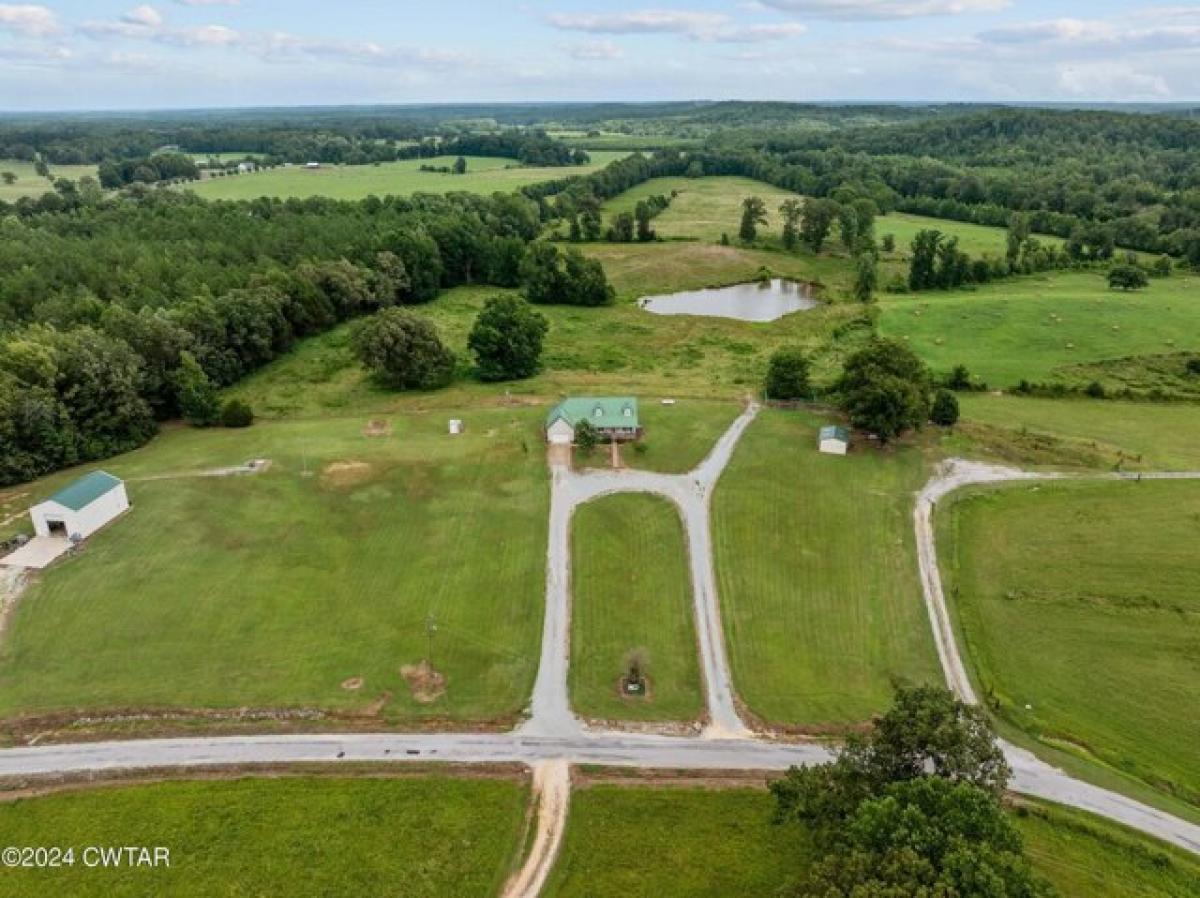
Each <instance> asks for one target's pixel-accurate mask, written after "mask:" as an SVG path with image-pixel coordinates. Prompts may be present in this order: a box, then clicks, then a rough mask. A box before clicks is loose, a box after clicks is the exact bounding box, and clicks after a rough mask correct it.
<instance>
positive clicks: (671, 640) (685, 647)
mask: <svg viewBox="0 0 1200 898" xmlns="http://www.w3.org/2000/svg"><path fill="white" fill-rule="evenodd" d="M698 651H699V650H698V648H697V644H696V630H695V622H694V620H693V612H692V591H691V578H690V576H689V574H688V566H687V548H686V545H685V543H684V533H683V524H682V522H681V521H680V519H679V512H678V511H677V510H676V509H675V506H674V505H672V504H671V503H669V502H668V501H667V500H666V499H662V498H659V497H657V496H648V495H644V494H636V493H631V494H626V495H616V496H604V497H601V498H599V499H594V500H592V501H591V502H588V503H586V504H585V505H582V506H580V507H579V508H577V509H576V510H575V515H574V518H573V520H572V523H571V672H570V679H571V703H572V706H573V707H574V708H575V710H576V711H578V712H579V713H580V714H583V715H585V716H587V717H597V718H610V719H614V720H693V719H696V718H699V717H700V716H701V715H702V714H703V711H704V698H703V694H702V692H701V679H700V669H699V659H698V655H697V653H698ZM635 658H636V659H638V661H639V663H640V665H641V668H642V671H643V674H644V676H645V677H646V678H647V680H648V683H649V686H648V688H647V690H646V694H645V697H642V698H633V697H625V696H623V695H622V693H621V682H620V680H621V678H622V677H624V676H626V675H627V674H628V673H629V672H630V667H631V664H632V662H633V660H634V659H635Z"/></svg>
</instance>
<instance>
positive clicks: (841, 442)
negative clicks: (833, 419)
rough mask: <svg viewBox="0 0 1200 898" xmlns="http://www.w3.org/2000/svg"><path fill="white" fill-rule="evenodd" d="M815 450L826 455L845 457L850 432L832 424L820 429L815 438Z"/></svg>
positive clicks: (848, 445) (848, 446)
mask: <svg viewBox="0 0 1200 898" xmlns="http://www.w3.org/2000/svg"><path fill="white" fill-rule="evenodd" d="M817 448H818V449H820V450H821V451H822V452H824V453H825V454H826V455H845V454H846V450H847V449H849V448H850V431H848V430H847V429H846V428H844V427H837V426H835V425H832V424H831V425H829V426H828V427H822V428H821V433H820V434H819V435H818V437H817Z"/></svg>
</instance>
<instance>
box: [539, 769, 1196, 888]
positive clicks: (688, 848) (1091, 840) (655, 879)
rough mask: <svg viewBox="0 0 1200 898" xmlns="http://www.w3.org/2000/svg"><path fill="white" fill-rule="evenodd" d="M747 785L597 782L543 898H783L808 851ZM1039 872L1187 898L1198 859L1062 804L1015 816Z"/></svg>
mask: <svg viewBox="0 0 1200 898" xmlns="http://www.w3.org/2000/svg"><path fill="white" fill-rule="evenodd" d="M773 810H774V799H773V798H772V797H771V796H770V794H769V793H767V792H766V791H764V790H761V789H753V788H746V787H734V788H721V787H715V788H708V789H704V788H698V787H687V786H684V785H672V786H626V785H607V784H605V785H592V786H585V787H584V788H582V789H578V790H577V791H576V792H575V793H574V795H572V797H571V813H570V818H569V820H568V823H567V832H566V836H565V839H564V843H563V849H562V854H561V855H560V856H559V860H558V864H557V866H556V867H555V869H554V872H553V873H552V874H551V876H550V881H549V883H548V884H547V890H546V892H545V894H546V895H548V896H552V898H566V896H585V895H586V896H592V895H622V896H628V898H641V896H645V898H658V896H662V895H670V896H672V898H675V896H679V898H726V896H731V895H738V896H741V895H746V896H750V895H781V894H789V888H790V887H792V886H794V884H795V883H796V882H797V880H798V879H799V878H800V877H801V876H802V875H803V873H804V871H805V868H806V866H807V864H808V863H809V861H810V859H811V858H812V857H813V856H814V851H815V849H814V848H813V846H812V845H811V844H810V840H809V838H808V835H807V834H806V833H805V832H804V831H803V830H802V829H799V828H797V827H796V826H794V825H784V826H779V825H776V824H774V823H772V822H771V814H772V811H773ZM1012 819H1013V822H1014V823H1015V824H1016V826H1017V829H1018V831H1019V832H1020V834H1021V837H1022V840H1023V842H1024V844H1025V851H1026V853H1027V855H1028V856H1029V859H1030V861H1031V862H1032V864H1033V868H1034V871H1035V873H1036V874H1037V875H1039V876H1041V877H1042V878H1043V879H1045V880H1048V881H1049V882H1050V883H1051V884H1052V885H1053V886H1055V887H1056V888H1057V889H1058V894H1059V895H1060V896H1062V898H1128V896H1134V895H1136V896H1138V898H1190V896H1193V895H1195V894H1197V893H1198V890H1200V864H1198V863H1197V861H1196V858H1195V856H1193V855H1190V854H1187V853H1186V852H1183V851H1181V850H1177V849H1174V848H1172V847H1170V846H1167V845H1164V844H1163V843H1161V842H1157V841H1155V840H1153V839H1150V838H1147V837H1145V836H1142V835H1140V834H1138V833H1135V832H1133V831H1131V830H1127V829H1124V828H1122V827H1119V826H1117V825H1115V824H1112V823H1109V822H1108V821H1105V820H1103V819H1101V818H1098V817H1093V816H1091V815H1089V814H1084V813H1082V812H1078V811H1072V810H1069V809H1067V808H1063V807H1061V806H1057V805H1048V804H1041V803H1034V804H1029V803H1023V804H1022V805H1021V807H1019V808H1018V809H1016V810H1014V811H1013V815H1012Z"/></svg>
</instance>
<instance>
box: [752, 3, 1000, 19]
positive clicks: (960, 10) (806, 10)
mask: <svg viewBox="0 0 1200 898" xmlns="http://www.w3.org/2000/svg"><path fill="white" fill-rule="evenodd" d="M758 2H760V3H761V4H762V5H763V6H769V7H771V8H773V9H778V10H782V11H783V12H790V13H799V14H801V15H807V16H813V17H816V18H822V19H915V18H919V17H922V16H955V15H963V14H965V13H980V12H996V11H997V10H1001V9H1006V8H1007V7H1008V6H1009V5H1010V4H1011V0H758Z"/></svg>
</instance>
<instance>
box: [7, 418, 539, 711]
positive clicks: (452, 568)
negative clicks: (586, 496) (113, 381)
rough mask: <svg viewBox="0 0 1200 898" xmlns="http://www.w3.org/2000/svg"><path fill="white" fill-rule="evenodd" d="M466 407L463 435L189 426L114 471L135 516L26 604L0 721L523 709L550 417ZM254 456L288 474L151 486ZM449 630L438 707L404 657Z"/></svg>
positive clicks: (59, 569)
mask: <svg viewBox="0 0 1200 898" xmlns="http://www.w3.org/2000/svg"><path fill="white" fill-rule="evenodd" d="M459 416H462V417H465V418H466V420H467V422H468V431H467V433H466V434H464V435H462V436H460V437H450V436H447V435H446V415H445V414H444V413H441V412H437V413H430V414H424V415H422V414H416V413H413V414H409V415H405V416H403V417H399V416H397V417H391V418H387V419H386V420H387V421H388V423H389V425H390V426H391V428H392V434H391V435H390V436H385V437H366V436H364V435H363V428H364V426H365V425H366V424H367V421H368V416H367V415H363V416H361V417H353V416H352V417H342V418H329V419H317V420H312V419H303V420H295V421H286V422H263V423H260V424H256V425H254V426H253V427H251V428H249V429H247V430H242V431H231V430H220V429H214V430H211V431H199V430H194V429H183V428H181V429H176V430H171V431H169V432H167V433H166V434H164V435H163V436H161V437H159V438H158V439H156V440H155V441H154V442H152V443H151V444H150V445H149V446H147V447H145V448H143V449H141V450H138V451H136V452H133V453H129V454H128V455H125V456H120V457H117V458H114V459H111V460H109V461H107V462H105V463H104V468H105V469H106V470H109V471H111V472H112V473H114V474H116V475H118V476H122V477H126V478H128V483H127V487H128V492H129V496H130V500H131V502H132V503H133V508H132V510H131V511H130V512H129V513H128V515H126V516H125V517H123V518H121V519H120V520H118V521H116V522H114V523H113V524H112V525H111V526H109V527H107V528H106V529H105V530H103V531H101V532H100V533H98V534H96V535H95V536H94V537H92V538H91V539H90V540H88V543H87V545H86V548H85V549H84V551H83V552H82V553H81V554H80V555H79V556H78V557H76V558H72V559H66V560H64V561H62V562H60V563H58V564H56V565H55V566H54V567H53V568H51V569H49V570H47V571H46V572H45V573H44V574H42V575H41V576H40V577H39V579H38V580H37V582H35V583H34V584H32V586H31V587H30V589H29V590H28V592H27V593H26V595H25V597H24V598H23V599H22V600H21V602H20V605H19V606H18V608H17V610H16V613H15V614H14V616H13V618H12V620H11V623H10V626H9V628H8V630H7V632H6V633H5V639H4V644H3V646H2V647H0V715H2V716H4V717H13V716H15V715H24V714H39V713H46V712H52V711H58V710H66V709H79V708H91V709H104V708H128V707H180V706H183V707H199V708H229V707H241V706H250V707H277V706H285V707H295V706H304V707H310V706H316V707H321V708H330V709H336V710H340V711H346V712H366V711H367V710H368V707H369V706H370V705H372V703H377V702H380V701H382V709H381V710H379V711H378V713H379V715H380V718H381V720H383V721H388V720H412V719H414V718H418V717H423V716H449V717H452V718H457V719H484V718H494V717H509V716H511V715H513V714H515V713H516V712H518V711H519V710H520V709H521V707H522V706H523V704H524V702H525V700H526V697H527V694H528V692H529V689H530V688H531V685H532V681H533V676H534V672H535V668H536V663H537V656H538V640H539V638H540V634H541V622H542V610H543V587H544V584H543V579H544V574H543V572H544V565H545V563H544V556H545V546H546V526H547V525H546V520H547V505H548V489H547V481H546V473H545V471H546V468H545V460H544V453H543V450H542V445H541V444H542V438H541V417H542V415H541V412H540V411H539V410H537V409H528V408H522V409H503V410H495V409H493V410H483V409H481V410H477V411H472V412H471V413H470V414H466V415H463V413H462V412H461V410H460V412H459ZM255 457H262V458H268V459H270V460H271V462H272V465H271V467H270V469H269V470H267V471H266V472H265V473H261V474H255V475H243V476H238V477H221V478H215V477H176V478H173V479H144V478H146V477H156V476H161V475H174V474H179V473H183V472H188V471H196V470H200V469H205V468H210V467H216V466H223V465H231V464H239V463H241V462H243V461H244V460H246V459H249V458H255ZM73 473H74V472H73ZM73 473H72V474H71V475H58V476H57V477H56V478H55V479H54V480H52V481H50V482H48V483H46V484H45V485H41V484H38V485H34V486H33V488H32V489H31V492H32V493H33V494H34V495H33V496H32V497H31V498H32V499H38V498H40V496H41V495H42V494H44V493H46V492H49V491H50V489H51V488H52V486H53V485H54V484H56V483H61V482H62V481H63V479H65V477H67V476H73ZM431 620H432V623H434V624H436V627H437V632H436V636H435V637H434V639H433V641H432V659H431V660H432V663H433V665H434V667H435V668H436V669H437V670H438V671H440V672H441V673H443V674H444V675H445V677H446V684H445V694H444V695H442V696H441V697H440V698H438V699H437V700H436V701H434V702H433V703H431V704H421V703H419V702H417V701H416V700H415V699H414V698H413V697H412V695H411V690H410V688H409V683H408V681H406V680H405V679H404V678H403V677H402V675H401V667H402V666H404V665H412V664H417V663H418V662H420V661H421V660H422V659H424V658H426V657H427V655H429V654H430V642H429V640H428V637H427V632H426V631H427V626H426V625H427V622H428V621H431ZM351 678H361V679H362V685H361V686H360V688H358V689H348V688H343V683H344V681H346V680H348V679H351Z"/></svg>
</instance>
